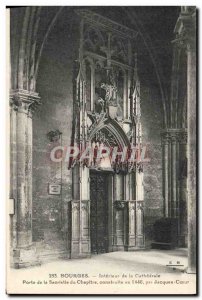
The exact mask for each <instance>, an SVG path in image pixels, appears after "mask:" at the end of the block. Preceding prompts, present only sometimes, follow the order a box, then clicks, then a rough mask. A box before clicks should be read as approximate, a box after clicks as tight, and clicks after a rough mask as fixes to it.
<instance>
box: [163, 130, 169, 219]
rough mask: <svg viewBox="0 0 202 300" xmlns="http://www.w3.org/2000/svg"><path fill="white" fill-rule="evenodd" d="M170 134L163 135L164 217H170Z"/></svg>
mask: <svg viewBox="0 0 202 300" xmlns="http://www.w3.org/2000/svg"><path fill="white" fill-rule="evenodd" d="M169 142H170V139H169V134H168V133H167V132H166V133H163V134H162V148H163V197H164V216H165V217H166V218H168V217H169V216H170V201H169Z"/></svg>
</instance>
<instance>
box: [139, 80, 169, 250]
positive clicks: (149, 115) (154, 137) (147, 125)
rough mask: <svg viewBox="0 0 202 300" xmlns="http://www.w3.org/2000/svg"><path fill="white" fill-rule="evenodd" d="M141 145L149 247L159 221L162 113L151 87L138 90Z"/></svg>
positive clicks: (146, 230) (157, 98) (146, 237)
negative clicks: (144, 153) (144, 151)
mask: <svg viewBox="0 0 202 300" xmlns="http://www.w3.org/2000/svg"><path fill="white" fill-rule="evenodd" d="M141 111H142V116H141V118H142V132H143V144H148V146H147V149H148V155H147V156H148V158H149V159H150V161H149V162H148V163H145V165H144V200H145V241H146V247H150V245H151V241H152V239H153V224H154V222H155V220H157V219H159V218H161V217H163V204H164V202H163V196H162V150H161V135H160V133H161V130H162V126H163V111H162V105H161V98H160V95H159V94H158V90H157V88H155V87H150V86H144V85H143V86H141Z"/></svg>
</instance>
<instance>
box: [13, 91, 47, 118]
mask: <svg viewBox="0 0 202 300" xmlns="http://www.w3.org/2000/svg"><path fill="white" fill-rule="evenodd" d="M40 104H41V102H40V97H39V95H38V93H35V92H30V91H27V90H20V89H18V90H11V91H10V107H11V108H13V109H14V110H17V111H18V112H21V113H25V114H27V115H28V116H29V117H32V113H33V112H34V111H35V110H36V108H37V107H38V105H40Z"/></svg>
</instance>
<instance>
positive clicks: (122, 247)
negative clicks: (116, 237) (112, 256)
mask: <svg viewBox="0 0 202 300" xmlns="http://www.w3.org/2000/svg"><path fill="white" fill-rule="evenodd" d="M124 250H125V248H124V245H114V246H113V250H112V252H116V251H124Z"/></svg>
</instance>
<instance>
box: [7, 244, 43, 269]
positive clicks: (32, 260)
mask: <svg viewBox="0 0 202 300" xmlns="http://www.w3.org/2000/svg"><path fill="white" fill-rule="evenodd" d="M37 265H41V261H40V260H39V257H38V255H37V253H36V249H35V248H34V247H32V246H30V247H26V248H15V249H12V250H11V260H10V266H11V268H15V269H20V268H27V267H31V266H37Z"/></svg>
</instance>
